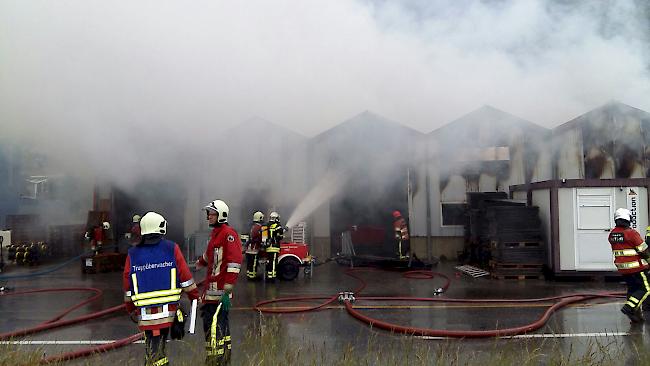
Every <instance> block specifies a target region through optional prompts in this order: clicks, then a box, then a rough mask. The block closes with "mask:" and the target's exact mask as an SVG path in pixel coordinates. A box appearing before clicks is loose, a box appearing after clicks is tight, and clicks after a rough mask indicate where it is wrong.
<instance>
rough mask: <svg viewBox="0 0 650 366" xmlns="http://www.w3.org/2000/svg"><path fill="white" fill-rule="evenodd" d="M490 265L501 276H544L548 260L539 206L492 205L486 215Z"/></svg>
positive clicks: (500, 277)
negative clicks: (544, 268)
mask: <svg viewBox="0 0 650 366" xmlns="http://www.w3.org/2000/svg"><path fill="white" fill-rule="evenodd" d="M486 218H487V222H488V227H489V237H490V254H491V260H490V268H491V272H492V276H493V277H494V278H498V279H539V278H543V267H544V264H545V261H546V256H545V253H546V251H545V250H544V242H543V240H542V230H541V222H540V219H539V209H538V207H534V206H533V207H530V206H528V207H521V206H492V207H489V208H488V209H487V214H486Z"/></svg>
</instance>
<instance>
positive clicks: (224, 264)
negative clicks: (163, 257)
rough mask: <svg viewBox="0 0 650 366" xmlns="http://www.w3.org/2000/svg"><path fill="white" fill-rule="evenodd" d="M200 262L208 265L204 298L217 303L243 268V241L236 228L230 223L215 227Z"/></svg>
mask: <svg viewBox="0 0 650 366" xmlns="http://www.w3.org/2000/svg"><path fill="white" fill-rule="evenodd" d="M199 262H200V263H201V265H203V266H207V271H206V281H205V283H206V286H205V291H204V292H203V295H202V300H203V302H204V303H211V302H212V303H217V302H219V300H220V298H221V295H223V293H224V286H225V285H226V284H230V285H234V284H235V283H236V282H237V276H238V275H239V271H240V270H241V262H242V248H241V241H240V240H239V235H238V234H237V232H236V231H235V229H233V228H231V227H230V226H228V224H220V225H218V226H216V227H215V228H213V229H212V232H211V233H210V241H209V242H208V247H207V248H206V250H205V253H203V256H201V257H200V258H199ZM230 296H231V297H232V294H230Z"/></svg>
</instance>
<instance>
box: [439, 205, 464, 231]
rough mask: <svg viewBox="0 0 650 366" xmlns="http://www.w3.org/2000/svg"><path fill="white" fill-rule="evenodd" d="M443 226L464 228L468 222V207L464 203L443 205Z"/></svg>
mask: <svg viewBox="0 0 650 366" xmlns="http://www.w3.org/2000/svg"><path fill="white" fill-rule="evenodd" d="M441 207H442V226H463V225H465V223H466V221H467V216H466V214H465V213H466V211H467V205H466V204H464V203H442V204H441Z"/></svg>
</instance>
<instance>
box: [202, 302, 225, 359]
mask: <svg viewBox="0 0 650 366" xmlns="http://www.w3.org/2000/svg"><path fill="white" fill-rule="evenodd" d="M218 307H219V304H212V303H209V304H204V305H203V306H202V307H201V318H202V319H203V332H204V333H205V352H206V357H205V364H206V365H208V366H222V365H227V364H228V363H229V362H230V352H231V349H232V344H231V341H230V324H229V323H228V311H225V310H223V309H219V312H217V308H218Z"/></svg>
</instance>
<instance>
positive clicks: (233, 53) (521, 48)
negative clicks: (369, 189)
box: [0, 0, 650, 216]
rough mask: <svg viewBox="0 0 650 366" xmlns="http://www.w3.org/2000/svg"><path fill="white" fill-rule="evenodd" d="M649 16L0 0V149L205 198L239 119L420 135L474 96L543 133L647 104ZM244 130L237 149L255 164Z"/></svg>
mask: <svg viewBox="0 0 650 366" xmlns="http://www.w3.org/2000/svg"><path fill="white" fill-rule="evenodd" d="M649 15H650V5H648V3H647V2H641V1H632V0H629V1H624V0H621V1H615V2H578V3H575V2H565V1H560V0H557V1H550V0H549V1H541V0H522V1H458V0H436V1H431V0H422V1H417V0H412V1H406V0H405V1H380V0H373V1H370V0H363V1H362V0H360V1H329V2H325V3H323V2H317V1H300V2H295V1H282V0H281V1H273V2H265V1H254V2H229V1H193V2H191V3H187V2H179V1H128V2H127V1H124V2H106V1H99V0H62V1H56V2H52V1H46V0H40V1H39V0H34V1H18V0H15V1H11V0H0V24H3V25H4V26H3V31H2V32H0V59H1V61H0V121H1V122H0V123H1V126H2V132H1V136H0V143H2V144H4V145H6V144H15V145H20V146H26V147H27V148H29V149H32V150H34V151H37V152H39V153H42V154H44V155H45V156H47V158H48V169H49V170H50V172H45V174H47V173H52V172H68V173H69V172H74V173H75V174H78V175H82V176H94V177H98V178H97V179H98V180H108V181H111V182H113V183H116V184H118V185H120V186H122V187H125V189H129V188H132V187H133V186H134V185H136V184H138V183H139V182H141V181H142V179H154V180H165V179H176V180H181V181H195V182H206V181H207V183H203V186H204V187H206V186H207V187H210V189H205V192H203V193H202V195H201V199H204V198H212V196H213V195H216V194H217V193H216V192H217V191H218V190H219V187H220V186H219V184H221V187H222V186H223V184H224V183H223V177H224V175H225V174H227V173H225V172H223V171H220V170H219V163H218V161H219V159H220V158H224V157H227V158H228V159H231V160H234V161H235V162H234V163H232V165H235V166H236V165H239V166H245V164H246V161H239V160H237V154H236V153H235V152H230V153H226V152H225V151H223V150H224V146H226V145H227V144H226V145H224V143H223V141H228V137H229V136H228V134H229V132H228V131H229V129H230V128H232V127H233V126H235V125H237V124H238V123H240V122H242V121H247V120H249V118H251V117H252V116H260V117H261V118H263V119H265V120H268V121H272V122H273V123H275V124H277V126H280V128H288V129H290V130H293V131H296V132H297V133H298V134H301V135H304V136H307V137H311V136H315V135H317V134H319V133H321V132H323V131H325V130H327V129H329V128H331V127H333V126H335V125H336V124H338V123H340V122H341V121H343V120H346V119H348V118H350V116H354V115H357V114H358V113H359V112H361V111H363V110H370V111H372V112H374V113H376V114H379V115H381V116H385V117H387V118H389V119H391V120H394V121H399V123H402V124H404V125H405V126H407V127H410V128H412V129H415V130H417V131H420V132H429V131H432V130H434V129H436V128H438V127H440V126H442V125H444V124H445V123H447V122H449V121H451V120H453V119H455V118H457V117H459V116H461V115H464V114H465V113H467V112H469V111H472V110H474V109H476V108H477V107H479V106H481V105H486V104H489V105H492V106H495V107H497V108H499V109H502V110H504V111H507V112H509V113H512V114H514V115H517V116H520V117H522V118H525V119H527V120H530V121H533V122H535V123H538V124H540V125H543V126H545V127H554V126H556V125H559V124H560V123H563V122H565V121H567V120H569V119H571V118H573V117H575V116H577V115H579V114H582V113H584V112H586V111H588V110H590V109H592V108H595V107H597V106H599V105H602V104H604V103H606V102H607V101H609V100H611V99H617V100H620V101H622V102H624V103H627V104H629V105H632V106H635V107H637V108H641V109H645V110H650V98H648V95H650V73H649V70H650V55H649V52H650V51H649V50H650V47H649V45H650V21H649V20H648V19H650V16H649ZM253 136H258V138H257V139H255V138H251V139H249V140H248V141H246V142H244V143H242V145H241V146H239V147H238V148H240V149H242V150H244V149H259V150H261V154H258V156H260V157H264V152H268V151H266V150H265V148H264V146H265V143H264V137H259V136H264V134H263V133H259V134H257V135H255V134H253ZM238 163H241V164H238ZM242 170H243V171H245V169H243V168H242ZM205 171H211V173H210V174H208V173H205ZM240 173H241V172H240ZM241 174H244V175H245V173H241ZM256 174H257V173H256ZM245 178H246V177H245V176H242V178H241V179H240V182H243V184H244V185H246V182H247V179H245ZM217 181H218V182H219V183H218V184H217V183H215V182H217ZM285 183H286V184H287V185H286V187H287V189H288V190H290V189H291V181H289V182H285ZM241 188H242V191H243V190H244V189H245V188H246V187H241ZM212 191H214V192H212ZM298 193H299V194H300V195H304V192H298ZM189 194H193V193H192V192H190V193H189ZM182 196H183V197H184V196H185V195H182ZM201 204H202V202H196V203H195V206H197V207H201ZM188 209H189V208H188ZM191 209H194V208H191ZM261 209H264V208H261ZM197 216H200V215H198V214H197Z"/></svg>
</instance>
